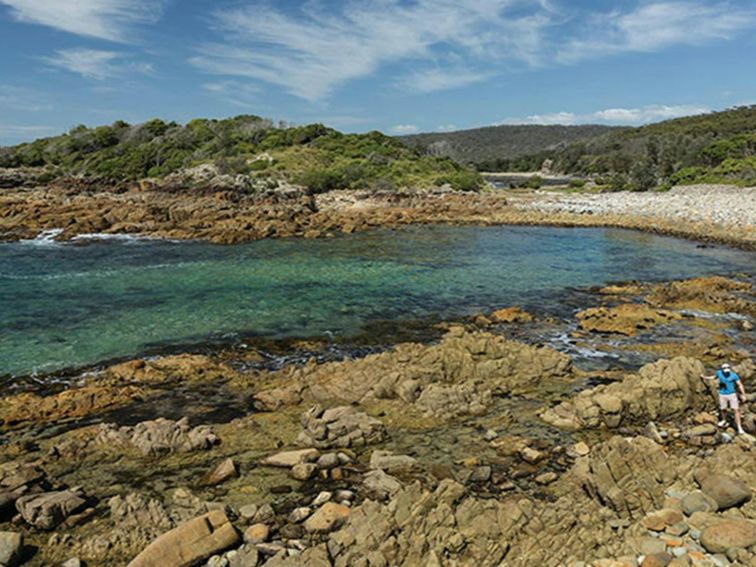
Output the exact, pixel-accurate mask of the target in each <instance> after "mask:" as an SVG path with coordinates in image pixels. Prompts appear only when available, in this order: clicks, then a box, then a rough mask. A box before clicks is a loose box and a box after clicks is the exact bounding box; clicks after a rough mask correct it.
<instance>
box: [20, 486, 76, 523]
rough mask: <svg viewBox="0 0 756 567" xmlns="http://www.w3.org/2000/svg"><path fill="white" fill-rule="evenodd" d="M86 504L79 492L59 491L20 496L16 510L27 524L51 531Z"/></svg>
mask: <svg viewBox="0 0 756 567" xmlns="http://www.w3.org/2000/svg"><path fill="white" fill-rule="evenodd" d="M86 503H87V500H86V497H85V496H84V493H83V492H82V491H81V490H76V491H73V490H60V491H55V492H44V493H42V494H29V495H28V496H22V497H21V498H19V499H18V500H16V509H17V510H18V511H19V513H20V514H21V516H22V517H23V518H24V520H25V521H26V522H27V523H29V524H31V525H32V526H35V527H37V528H41V529H43V530H51V529H53V528H54V527H56V526H58V525H59V524H61V523H62V522H63V521H64V520H65V519H66V518H68V517H69V516H70V515H71V514H73V513H74V512H76V511H77V510H79V509H81V508H83V507H84V506H85V505H86Z"/></svg>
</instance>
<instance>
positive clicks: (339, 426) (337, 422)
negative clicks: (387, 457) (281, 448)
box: [297, 406, 386, 449]
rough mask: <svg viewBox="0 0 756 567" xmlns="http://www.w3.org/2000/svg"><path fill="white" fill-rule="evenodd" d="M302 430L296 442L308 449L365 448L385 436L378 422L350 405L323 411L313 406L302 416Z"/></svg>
mask: <svg viewBox="0 0 756 567" xmlns="http://www.w3.org/2000/svg"><path fill="white" fill-rule="evenodd" d="M302 426H303V427H304V430H303V431H302V433H300V434H299V437H298V438H297V442H298V443H299V444H300V445H305V446H308V447H317V448H318V449H327V448H331V447H339V448H346V447H364V446H365V445H369V444H371V443H377V442H379V441H381V440H383V439H384V438H385V437H386V428H385V427H384V425H383V423H381V421H380V420H378V419H375V418H374V417H370V416H369V415H367V414H366V413H364V412H361V411H359V410H357V409H355V408H354V407H352V406H340V407H335V408H330V409H326V410H324V409H323V408H322V407H320V406H314V407H312V408H310V410H309V411H307V412H305V413H304V414H303V415H302Z"/></svg>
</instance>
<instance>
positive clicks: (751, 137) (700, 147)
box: [477, 105, 756, 191]
mask: <svg viewBox="0 0 756 567" xmlns="http://www.w3.org/2000/svg"><path fill="white" fill-rule="evenodd" d="M547 159H549V160H552V169H554V170H555V171H559V172H562V173H569V174H575V175H583V176H591V177H593V178H594V179H596V181H597V182H598V183H599V184H601V185H606V186H608V187H609V188H611V189H613V190H635V191H646V190H648V189H652V188H657V187H658V188H665V187H671V186H673V185H680V184H691V183H735V184H741V185H749V184H751V185H752V184H755V183H756V105H753V106H742V107H737V108H732V109H729V110H724V111H721V112H712V113H709V114H703V115H698V116H688V117H685V118H677V119H673V120H667V121H664V122H658V123H655V124H649V125H647V126H641V127H638V128H628V129H623V130H618V131H612V132H609V133H607V134H605V135H603V136H600V137H597V138H594V139H591V140H584V141H580V142H575V143H572V144H569V145H568V146H566V147H563V148H559V149H556V150H547V151H541V152H534V153H532V154H529V155H525V156H519V157H516V158H512V159H506V160H501V161H499V162H496V163H494V164H491V163H479V164H477V166H478V167H479V168H480V169H482V170H483V169H486V168H487V167H492V166H494V167H496V166H498V167H500V168H502V170H510V171H532V170H534V169H538V168H539V167H540V166H541V164H542V163H543V162H544V160H547Z"/></svg>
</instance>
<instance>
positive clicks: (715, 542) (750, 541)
mask: <svg viewBox="0 0 756 567" xmlns="http://www.w3.org/2000/svg"><path fill="white" fill-rule="evenodd" d="M754 544H756V522H752V521H749V520H740V519H730V520H723V521H721V522H719V523H717V524H716V525H713V526H709V527H708V528H706V529H704V530H703V531H702V532H701V545H703V546H704V547H705V548H706V550H707V551H708V552H709V553H723V552H725V551H727V550H728V549H732V548H747V547H750V546H752V545H754Z"/></svg>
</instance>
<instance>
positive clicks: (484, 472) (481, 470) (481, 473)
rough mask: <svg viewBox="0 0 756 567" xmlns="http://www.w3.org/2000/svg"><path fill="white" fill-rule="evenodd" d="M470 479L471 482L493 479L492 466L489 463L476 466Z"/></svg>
mask: <svg viewBox="0 0 756 567" xmlns="http://www.w3.org/2000/svg"><path fill="white" fill-rule="evenodd" d="M469 480H470V482H488V481H489V480H491V467H489V466H487V465H483V466H480V467H475V468H474V469H473V471H472V474H471V475H470V478H469Z"/></svg>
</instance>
